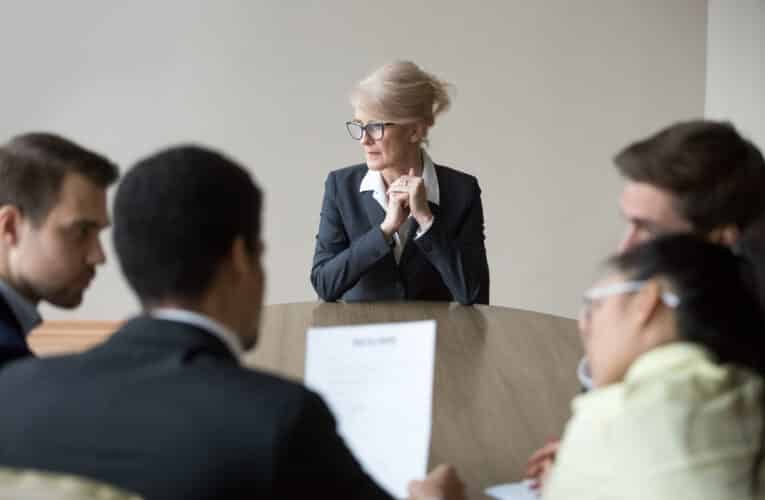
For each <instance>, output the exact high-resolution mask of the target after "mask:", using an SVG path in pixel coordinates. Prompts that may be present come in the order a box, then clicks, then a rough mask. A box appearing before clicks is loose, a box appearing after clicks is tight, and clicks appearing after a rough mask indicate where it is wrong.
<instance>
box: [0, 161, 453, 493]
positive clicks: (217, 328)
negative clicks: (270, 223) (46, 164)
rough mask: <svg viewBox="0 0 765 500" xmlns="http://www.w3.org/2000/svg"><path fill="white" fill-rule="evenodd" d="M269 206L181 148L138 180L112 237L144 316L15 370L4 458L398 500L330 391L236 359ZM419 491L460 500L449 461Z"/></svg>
mask: <svg viewBox="0 0 765 500" xmlns="http://www.w3.org/2000/svg"><path fill="white" fill-rule="evenodd" d="M260 213H261V194H260V191H259V189H258V188H257V187H256V186H255V184H254V183H253V181H252V179H251V178H250V176H249V174H248V173H247V172H246V171H245V170H244V169H242V168H241V167H239V166H238V165H236V164H234V163H233V162H232V161H230V160H228V159H226V158H225V157H223V156H221V155H219V154H217V153H214V152H211V151H209V150H206V149H202V148H198V147H192V146H187V147H178V148H172V149H169V150H166V151H163V152H160V153H158V154H156V155H153V156H151V157H149V158H147V159H145V160H143V161H141V162H139V163H138V165H137V166H135V167H134V168H133V169H132V170H131V171H130V172H128V174H127V175H126V176H125V178H124V180H123V182H122V183H121V185H120V187H119V189H118V192H117V195H116V199H115V203H114V244H115V248H116V251H117V255H118V258H119V261H120V264H121V267H122V270H123V272H124V274H125V277H126V278H127V280H128V282H129V284H130V286H131V287H132V289H133V290H134V291H135V292H136V294H137V296H138V298H139V300H140V302H141V304H142V305H143V308H144V314H143V315H141V316H140V317H138V318H136V319H133V320H131V321H129V322H128V323H127V324H126V325H125V326H124V327H123V328H121V329H120V330H119V331H118V332H116V333H115V334H114V335H113V336H112V337H111V338H110V339H109V340H107V341H106V342H105V343H104V344H102V345H101V346H99V347H96V348H94V349H92V350H90V351H88V352H85V353H83V354H80V355H70V356H62V357H57V358H47V359H39V360H28V361H23V362H19V363H14V364H11V365H9V366H8V368H7V369H6V371H5V372H4V373H3V376H2V377H0V400H2V401H13V404H11V405H7V406H5V405H4V406H3V411H2V412H0V465H9V466H16V467H29V468H35V469H43V470H50V471H57V472H65V473H70V474H75V475H79V476H85V477H92V478H95V479H98V480H101V481H106V482H109V483H112V484H114V485H116V486H119V487H122V488H124V489H127V490H130V491H134V492H136V493H138V494H140V495H142V496H144V497H145V498H147V499H149V500H151V499H158V500H159V499H161V500H172V499H178V500H181V499H183V500H194V499H229V498H230V499H236V498H243V499H244V498H246V499H257V498H264V499H265V498H269V499H271V498H274V499H275V498H279V499H305V498H310V497H321V498H338V499H342V498H348V499H350V498H354V499H356V498H367V499H376V498H379V499H388V498H389V496H388V495H387V493H385V492H384V491H383V490H381V489H380V487H378V486H377V485H376V484H375V483H374V482H373V481H372V480H371V479H370V478H369V477H368V476H367V474H366V473H365V472H364V471H363V470H362V468H361V467H360V465H359V464H358V462H357V461H356V460H355V458H354V457H353V456H352V454H351V453H350V451H349V450H348V448H347V447H346V445H345V443H344V442H343V440H342V439H341V438H340V436H339V435H338V434H337V431H336V428H335V421H334V419H333V417H332V415H331V414H330V412H329V410H328V408H327V406H326V405H325V404H324V402H323V401H322V400H321V398H320V397H319V396H317V395H316V394H314V393H312V392H311V391H309V390H307V389H305V388H304V387H303V386H301V385H299V384H296V383H293V382H288V381H286V380H282V379H280V378H277V377H274V376H271V375H267V374H265V373H261V372H259V371H256V370H250V369H247V368H245V367H242V366H241V365H240V362H239V356H240V355H241V353H242V351H243V350H244V349H246V348H249V347H252V346H253V345H254V344H255V342H256V340H257V336H258V323H259V317H260V311H261V305H262V302H263V288H264V279H265V273H264V271H263V268H262V267H261V256H262V252H263V245H262V243H261V240H260ZM391 445H392V446H395V443H391ZM410 489H411V491H412V494H413V496H414V497H416V498H425V497H428V496H437V497H442V498H445V499H452V498H454V499H457V498H461V497H462V487H461V484H460V483H459V480H458V479H457V478H456V475H455V474H454V472H453V470H452V469H451V468H448V467H443V466H442V467H440V468H437V469H436V470H435V471H434V472H433V473H432V474H431V475H430V476H429V477H428V478H427V479H426V480H424V481H421V482H416V483H415V484H413V485H412V487H411V488H410Z"/></svg>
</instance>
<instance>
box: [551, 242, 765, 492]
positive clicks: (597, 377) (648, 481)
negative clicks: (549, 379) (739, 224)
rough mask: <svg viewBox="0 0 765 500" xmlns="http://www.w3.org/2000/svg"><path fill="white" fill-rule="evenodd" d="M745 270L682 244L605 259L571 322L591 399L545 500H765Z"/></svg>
mask: <svg viewBox="0 0 765 500" xmlns="http://www.w3.org/2000/svg"><path fill="white" fill-rule="evenodd" d="M742 266H743V262H742V260H741V259H740V258H739V257H737V256H736V255H734V254H733V253H732V252H731V251H730V250H729V249H726V248H724V247H722V246H718V245H714V244H711V243H707V242H705V241H702V240H700V239H697V238H695V237H693V236H687V235H686V236H665V237H660V238H658V239H655V240H653V241H650V242H648V243H645V244H642V245H640V246H637V247H635V248H633V249H631V250H629V251H627V252H626V253H624V254H622V255H618V256H616V257H613V258H612V259H611V260H609V262H608V269H609V272H608V273H607V275H606V277H605V278H604V279H603V280H601V281H600V282H599V283H598V284H597V285H596V286H595V287H594V288H592V289H590V290H589V291H588V292H587V293H586V294H585V306H584V308H583V311H582V315H581V317H580V328H581V330H582V335H583V338H584V341H585V347H586V351H587V356H588V358H589V360H590V365H591V371H592V379H593V384H594V390H592V391H591V392H589V393H586V394H583V395H581V396H579V397H577V398H576V400H575V401H574V405H573V406H574V416H573V417H572V418H571V420H570V421H569V423H568V426H567V429H566V432H565V434H564V437H563V441H562V444H561V448H560V451H559V452H558V458H557V460H556V463H555V465H554V467H553V468H552V470H551V472H550V477H549V478H548V479H547V480H546V481H545V487H544V491H543V498H545V499H550V500H554V499H567V500H570V499H578V498H586V499H588V500H592V499H603V498H619V499H630V498H635V499H637V498H640V499H671V500H677V499H680V498H692V499H694V500H704V499H709V500H712V499H714V500H727V499H743V498H757V499H761V498H765V487H763V485H762V484H761V465H762V461H763V442H764V440H763V418H765V412H763V383H762V376H763V373H764V372H765V323H764V322H763V319H762V316H761V314H760V311H759V306H758V303H757V299H756V297H755V294H754V293H753V291H752V290H751V289H750V283H748V281H749V280H747V279H745V278H744V277H743V276H745V275H746V274H747V273H749V272H750V271H748V270H742Z"/></svg>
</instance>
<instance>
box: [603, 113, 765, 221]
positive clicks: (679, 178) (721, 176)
mask: <svg viewBox="0 0 765 500" xmlns="http://www.w3.org/2000/svg"><path fill="white" fill-rule="evenodd" d="M614 162H615V164H616V166H617V168H618V169H619V171H620V172H621V174H622V175H623V176H624V177H625V178H626V179H628V180H630V181H633V182H640V183H646V184H649V185H652V186H654V187H657V188H659V189H662V190H665V191H668V192H670V193H672V195H673V197H674V198H675V200H676V207H675V208H676V209H677V211H678V213H679V215H681V216H682V217H683V218H685V219H686V220H688V221H689V222H690V223H691V225H692V226H693V229H694V231H696V232H698V233H708V232H710V231H712V230H715V229H718V228H721V227H725V226H735V227H736V228H738V229H739V230H741V231H745V230H746V229H747V228H748V227H749V226H750V225H751V224H752V223H754V222H755V221H756V220H757V219H758V218H759V216H760V215H761V214H762V213H763V212H765V195H763V193H765V160H763V156H762V153H761V152H760V151H759V150H758V149H757V147H755V145H754V144H752V143H751V142H750V141H748V140H747V139H745V138H743V137H741V135H739V133H738V132H737V131H736V129H735V128H734V127H733V126H732V125H731V124H730V123H725V122H713V121H706V120H696V121H689V122H682V123H676V124H674V125H672V126H670V127H667V128H665V129H663V130H661V131H659V132H658V133H656V134H655V135H652V136H650V137H648V138H647V139H643V140H640V141H638V142H635V143H633V144H631V145H629V146H627V147H626V148H625V149H624V150H622V151H621V152H620V153H619V154H617V155H616V157H615V159H614Z"/></svg>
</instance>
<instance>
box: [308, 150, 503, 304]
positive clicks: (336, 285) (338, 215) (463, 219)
mask: <svg viewBox="0 0 765 500" xmlns="http://www.w3.org/2000/svg"><path fill="white" fill-rule="evenodd" d="M435 169H436V176H437V178H438V189H439V197H440V200H439V205H435V204H433V203H431V204H430V207H431V210H432V211H433V214H434V221H433V225H432V226H431V227H430V229H429V230H428V231H427V232H426V233H425V234H423V235H422V236H421V237H419V238H417V239H416V240H415V239H414V233H415V231H416V230H417V223H416V222H415V221H412V222H413V223H412V227H411V233H410V237H409V239H408V240H407V244H406V246H405V247H404V252H403V254H402V255H401V259H400V262H399V263H398V264H397V263H396V260H395V257H394V256H393V252H392V249H391V247H390V245H389V244H388V242H386V240H385V236H384V235H383V232H382V230H381V229H380V224H381V223H382V221H383V219H384V218H385V210H383V208H382V207H381V206H380V204H379V203H378V202H377V201H376V200H375V199H374V197H373V196H372V192H371V191H365V192H360V191H359V188H360V186H361V181H362V179H363V178H364V176H365V175H366V173H367V170H368V169H367V166H366V164H360V165H354V166H352V167H347V168H343V169H340V170H336V171H334V172H331V173H330V174H329V176H328V177H327V181H326V183H325V187H324V202H323V204H322V208H321V221H320V223H319V234H318V235H317V236H316V250H315V252H314V256H313V268H312V269H311V283H312V284H313V287H314V289H315V290H316V293H317V294H318V295H319V297H320V298H322V299H323V300H326V301H330V302H331V301H336V300H344V301H348V302H355V301H377V300H443V301H457V302H459V303H461V304H474V303H478V304H488V303H489V266H488V263H487V260H486V247H485V244H484V223H483V207H482V205H481V189H480V187H479V186H478V180H477V179H476V178H475V177H473V176H471V175H468V174H465V173H463V172H459V171H457V170H454V169H451V168H448V167H444V166H441V165H435Z"/></svg>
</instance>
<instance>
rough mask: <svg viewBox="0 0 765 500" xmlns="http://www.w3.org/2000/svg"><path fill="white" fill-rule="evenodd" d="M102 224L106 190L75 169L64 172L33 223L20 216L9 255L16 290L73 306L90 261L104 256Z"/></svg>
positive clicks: (92, 268) (89, 275)
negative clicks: (40, 216) (45, 210)
mask: <svg viewBox="0 0 765 500" xmlns="http://www.w3.org/2000/svg"><path fill="white" fill-rule="evenodd" d="M108 224H109V218H108V214H107V209H106V190H105V189H102V188H101V187H99V186H97V185H95V184H94V183H92V182H91V181H90V180H88V179H87V178H86V177H84V176H82V175H80V174H76V173H70V174H67V175H66V176H65V177H64V179H63V181H62V183H61V188H60V190H59V194H58V199H57V200H56V203H55V204H54V205H53V207H52V208H51V210H50V212H49V213H48V215H47V216H46V218H45V219H44V220H43V221H42V222H41V223H39V225H36V224H34V223H33V221H32V220H31V219H30V218H29V217H24V216H23V215H22V216H21V220H20V222H19V224H18V229H17V243H16V245H15V246H14V248H13V250H12V252H11V256H10V269H11V273H12V275H13V276H12V277H13V281H14V282H15V283H16V285H17V286H18V287H19V292H21V293H22V294H23V295H25V296H26V297H27V298H28V299H29V300H32V301H33V302H38V301H39V300H45V301H46V302H49V303H51V304H53V305H55V306H58V307H64V308H73V307H76V306H78V305H79V304H80V303H81V302H82V298H83V294H84V292H85V289H86V288H87V287H88V286H89V285H90V282H91V280H92V279H93V277H94V276H95V273H96V266H98V265H100V264H103V263H104V261H105V260H106V259H105V257H104V251H103V248H102V247H101V242H100V241H99V234H100V233H101V231H102V230H103V229H104V228H105V227H106V226H107V225H108Z"/></svg>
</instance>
